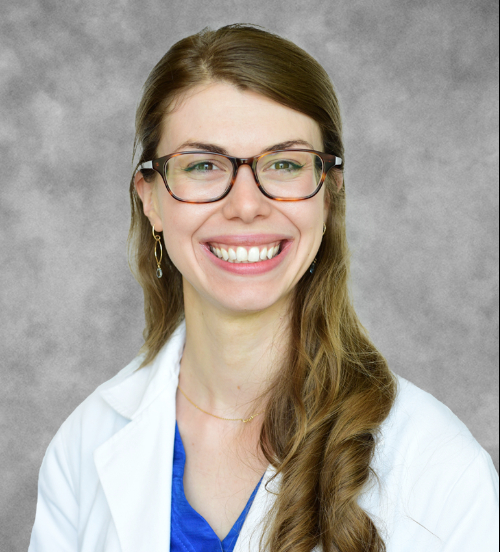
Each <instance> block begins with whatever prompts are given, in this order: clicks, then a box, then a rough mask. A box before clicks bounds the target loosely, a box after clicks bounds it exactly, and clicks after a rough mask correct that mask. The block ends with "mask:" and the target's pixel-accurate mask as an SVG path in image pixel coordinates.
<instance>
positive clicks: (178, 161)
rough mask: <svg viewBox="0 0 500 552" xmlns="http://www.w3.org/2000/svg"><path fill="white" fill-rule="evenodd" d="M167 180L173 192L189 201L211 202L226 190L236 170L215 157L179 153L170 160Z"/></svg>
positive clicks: (213, 155)
mask: <svg viewBox="0 0 500 552" xmlns="http://www.w3.org/2000/svg"><path fill="white" fill-rule="evenodd" d="M165 171H166V174H165V178H166V180H167V184H168V187H169V188H170V190H171V192H172V193H173V194H174V195H175V196H176V197H178V198H179V199H184V200H186V201H193V202H196V201H210V200H213V199H217V198H218V197H220V196H221V195H223V194H224V192H225V191H226V190H227V188H228V186H229V184H230V182H231V176H232V174H233V166H232V164H231V161H229V159H226V158H225V157H223V156H220V155H217V154H216V153H180V154H178V155H176V156H175V157H171V158H170V159H169V160H168V163H167V166H166V169H165Z"/></svg>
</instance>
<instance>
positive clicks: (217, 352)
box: [135, 83, 328, 539]
mask: <svg viewBox="0 0 500 552" xmlns="http://www.w3.org/2000/svg"><path fill="white" fill-rule="evenodd" d="M286 141H301V142H300V143H298V144H297V145H295V146H291V147H292V148H293V147H296V148H297V149H300V148H307V149H314V150H318V151H322V138H321V132H320V129H319V126H318V124H317V123H316V122H315V121H314V120H312V119H311V118H309V117H307V116H306V115H304V114H302V113H299V112H297V111H294V110H292V109H290V108H287V107H285V106H282V105H280V104H278V103H276V102H274V101H272V100H269V99H268V98H266V97H264V96H261V95H259V94H256V93H254V92H249V91H240V90H238V89H237V88H235V87H233V86H232V85H229V84H224V83H211V84H209V85H205V86H200V87H197V88H195V89H193V90H191V91H190V92H189V93H188V94H187V95H185V96H184V97H181V98H179V99H178V101H177V102H176V106H175V109H174V110H173V112H172V113H170V114H169V116H168V117H167V118H166V119H165V120H164V123H163V129H162V138H161V141H160V144H159V146H158V151H157V155H158V157H160V156H163V155H167V154H169V153H173V152H175V151H187V150H190V149H191V150H196V149H200V148H199V147H198V148H196V147H189V146H186V145H185V144H187V143H202V144H211V145H215V146H217V147H220V148H223V149H224V150H226V151H227V153H228V154H229V155H233V156H236V157H250V156H253V155H256V154H258V153H260V152H262V151H267V150H269V149H271V148H272V147H273V146H275V145H276V144H281V143H283V142H286ZM302 142H305V143H308V144H309V146H305V145H304V144H303V143H302ZM135 185H136V189H137V192H138V194H139V196H140V197H141V199H142V202H143V206H144V213H145V215H146V216H147V217H148V218H149V220H150V222H151V224H152V225H154V227H155V230H156V231H157V232H162V231H163V232H164V241H165V245H166V248H167V251H168V254H169V256H170V258H171V259H172V261H173V263H174V264H175V266H176V267H177V268H178V269H179V271H180V272H181V274H182V276H183V287H184V301H185V305H184V307H185V315H186V345H185V349H184V354H183V357H182V361H181V370H180V383H179V384H180V386H181V387H182V389H183V390H184V391H185V393H186V394H187V396H188V397H190V399H191V400H192V401H193V402H195V403H196V404H197V405H198V406H200V407H201V408H203V409H204V410H206V411H208V412H210V413H212V414H215V415H217V416H221V417H227V418H247V417H249V416H250V415H253V414H255V413H257V412H259V411H260V410H262V408H263V407H264V406H265V404H263V403H264V399H262V398H261V397H262V396H263V393H264V391H265V389H266V386H267V385H268V384H269V382H270V381H271V380H272V378H273V376H274V369H275V368H274V367H275V366H279V360H280V359H281V358H282V357H283V352H284V350H285V349H286V346H287V344H288V340H287V337H288V326H287V325H288V314H287V313H288V307H289V304H290V298H291V293H292V290H293V289H294V287H295V285H296V284H297V282H298V281H299V280H300V278H301V277H302V275H303V274H304V273H305V272H306V270H308V268H309V266H310V265H311V263H312V261H313V259H314V257H315V255H316V253H317V250H318V248H319V246H320V244H321V239H322V232H323V222H324V221H326V217H327V210H328V203H327V200H326V196H325V190H324V187H323V188H322V189H321V190H320V192H319V193H318V194H317V195H316V196H314V197H313V198H310V199H308V200H304V201H298V202H279V201H274V200H271V199H269V198H267V197H265V196H264V195H263V194H262V193H261V192H260V191H259V189H258V188H257V186H256V184H255V180H254V177H253V174H252V171H251V169H250V167H248V166H242V167H240V169H239V171H238V175H237V178H236V182H235V184H234V186H233V189H232V190H231V192H230V193H229V195H228V196H226V197H225V198H224V199H223V200H221V201H218V202H215V203H209V204H196V205H194V204H187V203H182V202H179V201H177V200H175V199H174V198H172V197H171V196H170V194H169V193H168V191H167V190H166V188H165V186H164V184H163V181H162V179H161V177H160V175H157V176H156V179H155V180H154V181H153V182H149V183H148V182H146V181H145V180H144V179H143V178H142V175H141V173H138V174H137V175H136V180H135ZM262 234H272V235H279V236H280V237H282V238H283V239H286V243H287V251H286V255H283V254H282V255H283V257H282V259H280V262H279V263H278V264H277V265H276V266H275V267H274V268H273V269H272V270H270V271H267V272H265V273H262V274H257V275H242V274H234V273H231V272H228V271H227V270H224V269H221V267H220V264H219V265H217V263H216V262H214V261H213V259H211V256H213V255H212V254H211V253H209V252H208V251H207V247H206V244H207V241H210V238H213V237H214V236H221V235H223V236H225V237H227V240H226V241H227V242H228V243H231V240H236V239H239V240H243V241H245V239H248V240H250V239H251V238H253V239H255V238H256V237H257V238H258V236H260V235H262ZM234 236H236V238H235V237H234ZM259 398H261V400H259ZM177 421H178V424H179V429H180V432H181V436H182V439H183V443H184V446H185V449H186V457H187V460H186V468H185V474H184V487H185V492H186V497H187V499H188V501H189V502H190V504H191V505H192V506H193V508H195V509H196V510H197V511H198V512H199V513H200V514H201V515H202V516H203V517H205V519H206V520H207V521H208V522H209V524H210V525H211V527H212V528H213V529H214V531H215V533H216V534H217V535H218V536H219V538H221V539H222V538H224V537H225V536H226V535H227V533H228V532H229V530H230V528H231V527H232V525H233V524H234V522H235V521H236V519H237V518H238V516H239V515H240V513H241V511H242V509H243V507H244V506H245V504H246V502H247V500H248V497H249V496H250V494H251V492H252V490H253V489H254V488H255V485H256V484H257V483H258V481H259V480H260V478H261V477H262V474H263V473H264V471H265V470H266V468H267V462H266V460H265V459H264V458H263V457H262V454H261V453H260V452H259V450H258V439H259V433H260V428H261V423H262V416H260V417H259V416H257V417H256V418H255V420H253V421H252V422H251V423H248V424H242V423H241V422H230V421H225V420H219V419H217V418H214V417H212V416H209V415H207V414H204V413H203V412H200V411H199V410H197V409H196V408H194V406H193V405H192V404H190V403H189V402H188V401H187V400H186V399H185V397H184V396H183V395H182V394H181V393H180V392H178V393H177Z"/></svg>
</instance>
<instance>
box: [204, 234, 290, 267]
mask: <svg viewBox="0 0 500 552" xmlns="http://www.w3.org/2000/svg"><path fill="white" fill-rule="evenodd" d="M292 243H293V239H292V238H291V237H289V236H284V235H282V234H281V235H280V234H247V235H226V236H224V235H221V236H213V237H211V238H209V239H207V240H206V241H204V242H202V243H200V245H202V246H203V250H204V251H205V254H206V255H208V256H209V258H210V259H211V261H212V262H213V263H214V264H215V265H216V266H218V267H219V268H222V269H224V270H225V271H229V272H232V273H234V274H239V275H249V276H250V275H257V274H264V273H266V272H269V271H272V270H274V268H275V267H277V266H278V265H279V264H281V262H282V261H283V260H284V258H285V257H286V256H287V253H288V251H289V250H290V247H291V245H292Z"/></svg>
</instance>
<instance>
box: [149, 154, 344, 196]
mask: <svg viewBox="0 0 500 552" xmlns="http://www.w3.org/2000/svg"><path fill="white" fill-rule="evenodd" d="M288 151H295V152H296V151H299V152H305V153H314V154H315V155H317V156H318V157H319V158H320V159H321V162H322V174H321V178H320V180H319V182H318V185H317V187H316V189H315V190H314V192H313V193H312V194H309V195H308V196H305V197H297V198H295V197H294V198H289V197H275V196H273V195H271V194H269V193H268V192H266V190H265V189H264V188H263V187H262V186H261V184H260V182H259V177H258V176H257V163H258V161H259V159H260V158H262V157H264V156H265V155H269V154H272V153H282V152H288ZM188 153H189V154H193V153H195V154H196V153H206V154H208V155H217V156H219V157H225V158H226V159H228V160H229V161H231V164H232V165H233V176H232V178H231V180H230V182H229V184H228V186H227V188H226V190H225V191H224V192H223V193H222V194H221V195H220V196H219V197H216V198H215V199H208V200H203V201H192V200H188V199H182V198H180V197H177V196H176V195H175V194H174V193H173V192H172V190H171V189H170V187H169V185H168V182H167V177H166V168H167V162H168V161H169V159H172V157H177V156H179V155H184V154H188ZM241 165H248V166H249V167H250V168H251V169H252V172H253V176H254V178H255V183H256V185H257V187H258V188H259V190H260V191H261V192H262V193H263V194H264V195H265V196H266V197H268V198H269V199H274V200H276V201H302V200H304V199H309V198H310V197H313V196H315V195H316V194H317V193H318V192H319V190H320V189H321V186H323V183H324V181H325V178H326V175H327V174H328V172H329V171H330V169H333V168H334V167H340V166H341V165H342V159H341V158H340V157H337V156H336V155H331V154H329V153H323V152H321V151H315V150H308V149H293V150H272V151H266V152H265V153H261V154H260V155H256V156H254V157H246V158H240V157H231V156H230V155H224V154H222V153H215V152H213V151H179V152H176V153H171V154H170V155H165V156H164V157H159V158H158V159H153V160H152V161H145V162H144V163H141V164H140V165H139V167H138V170H140V171H141V172H143V171H146V170H153V171H156V172H157V173H159V174H160V175H161V177H162V178H163V182H164V183H165V187H166V188H167V190H168V193H169V194H170V195H171V196H172V197H173V198H174V199H176V200H177V201H182V202H184V203H214V202H215V201H220V200H221V199H224V198H225V197H226V196H227V195H228V194H229V192H230V191H231V189H232V187H233V185H234V183H235V181H236V175H237V174H238V169H239V168H240V167H241ZM143 174H144V173H143Z"/></svg>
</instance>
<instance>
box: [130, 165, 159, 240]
mask: <svg viewBox="0 0 500 552" xmlns="http://www.w3.org/2000/svg"><path fill="white" fill-rule="evenodd" d="M134 185H135V189H136V191H137V195H138V196H139V197H140V198H141V201H142V208H143V210H144V214H145V215H146V216H147V217H148V219H149V222H150V223H151V226H154V227H155V231H156V232H163V223H162V220H161V217H160V213H159V208H158V198H157V195H156V187H155V184H154V182H146V180H144V176H143V174H142V172H141V171H137V173H136V175H135V177H134Z"/></svg>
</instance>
